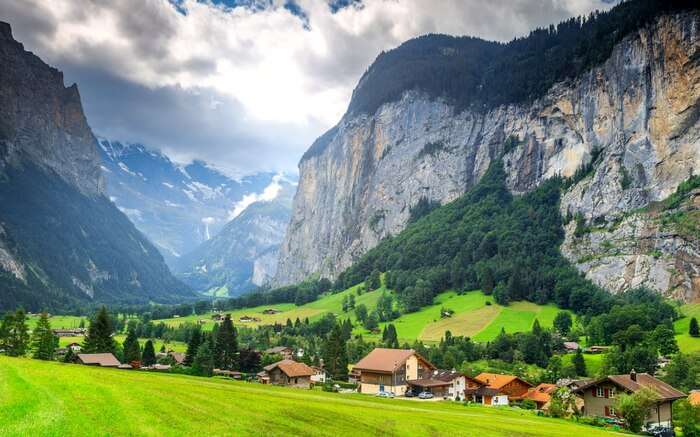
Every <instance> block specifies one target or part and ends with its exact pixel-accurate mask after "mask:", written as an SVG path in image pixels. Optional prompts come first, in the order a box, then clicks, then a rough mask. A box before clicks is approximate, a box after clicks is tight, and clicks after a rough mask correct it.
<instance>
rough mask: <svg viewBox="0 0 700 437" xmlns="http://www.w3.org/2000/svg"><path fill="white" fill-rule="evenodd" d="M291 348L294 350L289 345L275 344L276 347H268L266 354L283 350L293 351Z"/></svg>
mask: <svg viewBox="0 0 700 437" xmlns="http://www.w3.org/2000/svg"><path fill="white" fill-rule="evenodd" d="M291 350H292V348H291V347H288V346H275V347H271V348H270V349H267V350H266V351H265V353H266V354H279V353H281V352H284V351H291Z"/></svg>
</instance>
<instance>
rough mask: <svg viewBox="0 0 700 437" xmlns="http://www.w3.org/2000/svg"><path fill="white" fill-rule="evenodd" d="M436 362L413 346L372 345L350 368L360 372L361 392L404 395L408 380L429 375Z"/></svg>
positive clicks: (424, 378) (423, 378)
mask: <svg viewBox="0 0 700 437" xmlns="http://www.w3.org/2000/svg"><path fill="white" fill-rule="evenodd" d="M433 370H435V366H433V365H432V364H431V363H430V362H428V360H426V359H425V358H423V357H422V356H420V355H419V354H418V353H417V352H416V351H414V350H413V349H385V348H375V349H374V350H373V351H372V352H370V353H369V354H367V356H366V357H364V358H363V359H361V360H360V361H358V363H357V364H355V366H354V367H353V372H359V374H360V392H361V393H369V394H375V393H379V392H383V391H387V392H392V393H394V394H395V395H399V396H401V395H403V394H404V393H406V390H407V389H408V381H417V380H427V379H430V377H431V375H432V372H433Z"/></svg>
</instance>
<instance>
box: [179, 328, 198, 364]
mask: <svg viewBox="0 0 700 437" xmlns="http://www.w3.org/2000/svg"><path fill="white" fill-rule="evenodd" d="M200 344H202V333H201V331H200V330H199V327H197V328H195V329H194V330H193V331H192V335H191V337H190V341H189V342H188V343H187V352H186V353H185V359H184V361H183V364H184V365H185V366H191V365H192V363H193V362H194V357H195V356H196V355H197V350H198V349H199V346H200Z"/></svg>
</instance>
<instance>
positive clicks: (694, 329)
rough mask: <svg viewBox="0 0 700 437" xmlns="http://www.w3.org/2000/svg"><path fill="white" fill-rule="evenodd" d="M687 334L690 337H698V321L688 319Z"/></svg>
mask: <svg viewBox="0 0 700 437" xmlns="http://www.w3.org/2000/svg"><path fill="white" fill-rule="evenodd" d="M688 334H690V336H691V337H700V326H698V319H696V318H695V317H693V318H692V319H690V328H689V329H688Z"/></svg>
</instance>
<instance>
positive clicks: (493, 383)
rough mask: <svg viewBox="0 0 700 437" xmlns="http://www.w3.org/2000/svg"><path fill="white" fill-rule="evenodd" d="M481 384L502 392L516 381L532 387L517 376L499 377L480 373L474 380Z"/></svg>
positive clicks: (494, 374) (493, 374)
mask: <svg viewBox="0 0 700 437" xmlns="http://www.w3.org/2000/svg"><path fill="white" fill-rule="evenodd" d="M474 379H476V380H477V381H479V382H482V383H484V384H486V385H487V386H488V387H489V388H495V389H496V390H500V389H501V388H503V387H504V386H506V385H508V384H510V383H511V382H513V381H515V380H516V379H518V380H520V381H522V382H524V383H525V384H527V385H529V386H532V384H530V383H529V382H527V381H525V380H523V379H520V378H519V377H517V376H515V375H499V374H498V373H486V372H484V373H480V374H478V375H476V377H475V378H474Z"/></svg>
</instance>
